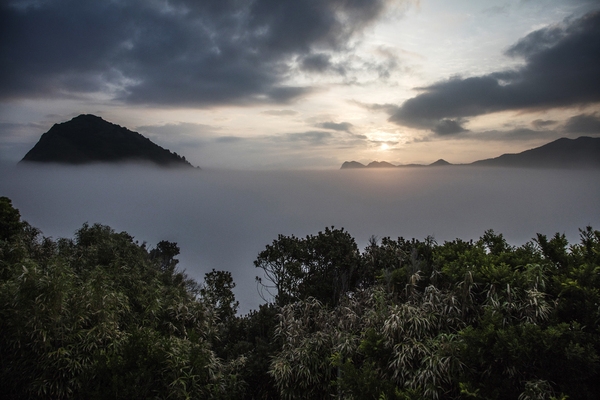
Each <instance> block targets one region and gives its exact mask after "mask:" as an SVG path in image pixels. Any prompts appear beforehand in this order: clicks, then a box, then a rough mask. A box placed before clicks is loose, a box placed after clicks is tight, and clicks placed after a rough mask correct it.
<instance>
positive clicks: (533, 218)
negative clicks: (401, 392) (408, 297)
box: [0, 166, 600, 313]
mask: <svg viewBox="0 0 600 400" xmlns="http://www.w3.org/2000/svg"><path fill="white" fill-rule="evenodd" d="M0 172H1V174H0V196H7V197H9V198H11V199H12V201H13V205H14V206H15V207H17V208H18V209H19V210H20V211H21V215H22V217H23V219H25V220H26V221H28V222H29V223H31V224H32V225H33V226H35V227H37V228H40V229H41V230H42V232H43V234H44V235H45V236H52V237H54V238H58V237H73V233H74V232H75V231H76V230H77V229H78V228H80V227H81V225H82V224H83V223H84V222H89V223H90V224H92V223H95V222H99V223H102V224H105V225H110V226H111V227H112V228H114V229H115V230H116V231H127V232H129V233H130V234H131V235H133V236H134V237H135V238H136V240H139V241H140V242H143V241H146V242H147V243H148V244H149V245H150V246H154V245H155V244H156V243H157V242H158V241H160V240H170V241H175V242H177V243H178V244H179V246H180V247H181V254H180V256H179V259H180V264H179V265H180V267H181V268H184V269H185V270H186V272H187V273H188V275H190V276H191V277H193V278H195V279H196V280H198V281H202V279H203V277H204V273H206V272H208V271H210V270H211V269H212V268H214V269H217V270H228V271H231V272H232V274H233V278H234V280H235V283H236V285H237V287H236V296H237V299H238V300H239V301H240V311H241V312H242V313H246V312H247V311H249V310H251V309H255V308H257V307H258V305H259V304H260V303H261V302H262V300H261V299H260V297H259V295H258V291H257V288H256V283H255V280H254V277H255V276H256V275H257V274H258V273H259V272H260V271H258V270H256V269H255V268H254V266H253V261H254V260H255V258H256V256H257V254H258V253H259V252H260V251H261V250H263V249H264V247H265V246H266V245H267V244H269V243H271V242H272V241H273V240H274V239H276V238H277V235H278V234H284V235H292V234H293V235H296V236H305V235H307V234H315V233H317V232H318V231H319V230H323V229H324V228H325V227H327V226H335V227H343V228H345V229H346V230H347V231H349V232H350V234H351V235H353V236H354V237H355V239H356V240H357V242H358V244H359V247H360V248H361V250H362V249H364V247H365V245H366V244H367V241H368V239H369V238H370V237H371V236H376V237H379V238H381V237H383V236H391V237H393V238H397V237H398V236H404V237H405V238H413V237H414V238H417V239H423V238H425V237H426V236H428V235H432V236H433V237H434V238H435V239H436V240H437V241H438V242H439V243H442V242H444V241H446V240H453V239H455V238H457V237H459V238H462V239H477V238H479V237H480V236H481V234H483V232H484V231H485V230H487V229H494V230H495V231H496V232H499V233H502V234H504V236H505V237H506V239H507V240H508V241H509V242H510V243H511V244H515V245H520V244H523V243H525V242H526V241H528V240H530V239H531V238H533V237H534V236H535V234H536V233H537V232H540V233H544V234H547V235H553V234H554V233H556V232H561V233H565V234H566V235H567V237H568V239H569V240H570V242H571V243H573V242H575V241H577V240H578V239H579V232H578V228H583V227H585V226H586V225H592V226H593V227H594V228H596V229H600V207H599V205H600V178H599V174H598V171H593V170H588V171H572V170H535V169H526V170H521V169H509V168H507V169H496V168H475V167H453V168H415V169H397V170H396V169H394V170H333V171H269V172H265V171H260V172H258V171H206V170H203V171H199V170H191V171H173V170H158V169H155V168H151V167H140V166H127V167H123V166H119V167H114V166H94V167H77V168H74V167H58V166H35V167H32V166H18V167H2V168H1V170H0Z"/></svg>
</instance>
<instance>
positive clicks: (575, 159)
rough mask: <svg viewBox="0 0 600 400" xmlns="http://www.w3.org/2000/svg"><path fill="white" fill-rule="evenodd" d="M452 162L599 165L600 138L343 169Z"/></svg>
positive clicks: (349, 165) (348, 163)
mask: <svg viewBox="0 0 600 400" xmlns="http://www.w3.org/2000/svg"><path fill="white" fill-rule="evenodd" d="M451 165H474V166H486V167H521V168H600V138H592V137H587V136H582V137H579V138H577V139H567V138H561V139H558V140H555V141H553V142H550V143H548V144H545V145H543V146H540V147H536V148H534V149H530V150H526V151H523V152H521V153H516V154H503V155H501V156H499V157H496V158H489V159H485V160H479V161H475V162H472V163H470V164H450V163H449V162H447V161H445V160H443V159H440V160H438V161H436V162H434V163H432V164H429V165H421V164H409V165H393V164H390V163H388V162H385V161H381V162H377V161H373V162H371V163H369V164H368V165H364V164H361V163H359V162H356V161H346V162H344V163H343V164H342V167H341V169H348V168H398V167H434V166H439V167H444V166H451Z"/></svg>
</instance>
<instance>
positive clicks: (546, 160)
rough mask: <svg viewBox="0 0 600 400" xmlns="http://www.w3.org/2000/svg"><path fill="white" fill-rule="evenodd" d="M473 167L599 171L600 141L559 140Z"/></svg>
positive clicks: (475, 163)
mask: <svg viewBox="0 0 600 400" xmlns="http://www.w3.org/2000/svg"><path fill="white" fill-rule="evenodd" d="M470 165H482V166H499V167H531V168H600V138H592V137H588V136H581V137H579V138H577V139H568V138H560V139H557V140H555V141H553V142H550V143H548V144H545V145H543V146H540V147H536V148H533V149H530V150H526V151H523V152H521V153H517V154H503V155H501V156H499V157H495V158H489V159H486V160H480V161H475V162H474V163H472V164H470Z"/></svg>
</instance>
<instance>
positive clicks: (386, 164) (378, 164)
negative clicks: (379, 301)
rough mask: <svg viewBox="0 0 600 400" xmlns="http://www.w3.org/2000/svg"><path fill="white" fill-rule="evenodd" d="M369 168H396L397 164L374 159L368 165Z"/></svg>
mask: <svg viewBox="0 0 600 400" xmlns="http://www.w3.org/2000/svg"><path fill="white" fill-rule="evenodd" d="M367 168H396V166H395V165H394V164H390V163H389V162H387V161H373V162H371V163H369V165H367Z"/></svg>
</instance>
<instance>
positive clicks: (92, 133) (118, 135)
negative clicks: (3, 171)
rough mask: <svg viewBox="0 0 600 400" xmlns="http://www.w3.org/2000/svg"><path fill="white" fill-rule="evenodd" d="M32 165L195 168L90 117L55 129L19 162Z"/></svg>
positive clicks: (141, 138)
mask: <svg viewBox="0 0 600 400" xmlns="http://www.w3.org/2000/svg"><path fill="white" fill-rule="evenodd" d="M30 162H35V163H60V164H71V165H77V164H91V163H121V162H147V163H151V164H155V165H158V166H161V167H184V168H193V166H192V164H190V163H189V162H188V161H187V160H186V159H185V157H182V156H180V155H178V154H177V153H174V152H171V151H169V150H167V149H165V148H162V147H161V146H159V145H157V144H155V143H153V142H152V141H151V140H150V139H148V138H146V137H144V136H143V135H141V134H139V133H137V132H133V131H130V130H129V129H127V128H124V127H122V126H119V125H116V124H113V123H110V122H107V121H105V120H103V119H102V118H100V117H98V116H95V115H91V114H82V115H79V116H78V117H75V118H73V119H72V120H70V121H67V122H63V123H60V124H55V125H54V126H52V128H50V130H49V131H48V132H46V133H44V134H43V135H42V136H41V138H40V140H39V141H38V142H37V144H36V145H35V146H34V147H33V148H32V149H31V150H29V152H28V153H27V154H26V155H25V157H23V159H22V160H21V161H20V163H30Z"/></svg>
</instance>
